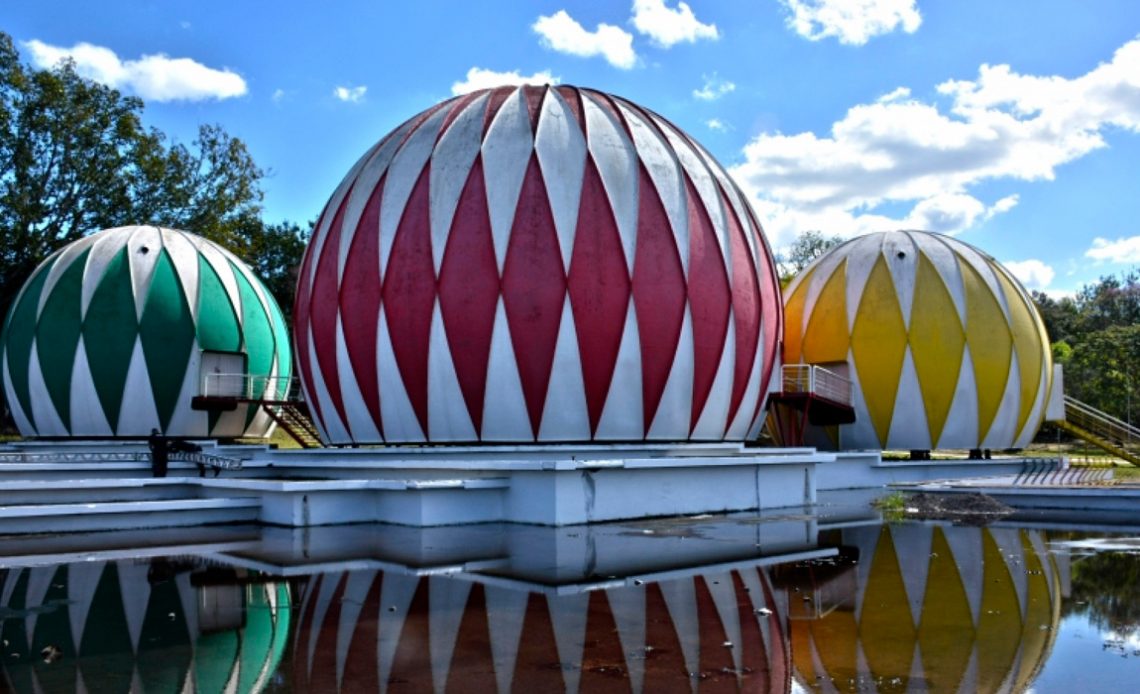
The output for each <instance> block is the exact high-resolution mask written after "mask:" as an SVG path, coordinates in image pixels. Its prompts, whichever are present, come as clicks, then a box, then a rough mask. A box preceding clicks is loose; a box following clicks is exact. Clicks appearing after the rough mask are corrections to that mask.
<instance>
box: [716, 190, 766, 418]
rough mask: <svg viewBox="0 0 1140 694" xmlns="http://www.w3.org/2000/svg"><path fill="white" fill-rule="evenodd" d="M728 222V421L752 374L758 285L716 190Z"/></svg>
mask: <svg viewBox="0 0 1140 694" xmlns="http://www.w3.org/2000/svg"><path fill="white" fill-rule="evenodd" d="M720 196H721V199H722V201H723V202H724V211H725V216H726V218H727V221H728V235H729V241H730V242H731V248H732V318H733V322H734V327H735V328H736V335H735V336H736V364H735V365H734V366H735V368H734V369H733V377H732V397H731V399H730V400H729V404H728V422H730V423H731V422H732V421H733V419H734V418H735V417H736V412H737V410H738V409H739V408H740V402H741V400H743V399H744V390H745V388H747V387H748V381H749V377H750V376H751V375H752V365H753V363H754V362H755V361H756V346H757V343H758V342H759V341H760V287H759V285H757V283H756V269H755V267H754V266H753V265H752V258H751V255H752V251H751V250H749V246H748V241H747V240H746V239H745V238H744V230H743V229H742V228H741V226H740V220H738V219H737V217H736V211H735V210H734V209H733V208H732V205H731V204H730V203H729V202H728V200H726V199H725V195H724V190H723V189H722V190H721V191H720Z"/></svg>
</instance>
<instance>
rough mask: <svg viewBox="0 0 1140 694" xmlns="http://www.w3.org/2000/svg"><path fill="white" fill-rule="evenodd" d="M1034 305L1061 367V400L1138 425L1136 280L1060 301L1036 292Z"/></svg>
mask: <svg viewBox="0 0 1140 694" xmlns="http://www.w3.org/2000/svg"><path fill="white" fill-rule="evenodd" d="M1033 301H1034V303H1036V304H1037V310H1038V311H1039V312H1040V313H1041V318H1042V320H1044V321H1045V329H1046V330H1047V331H1048V333H1049V339H1050V340H1051V342H1052V345H1053V360H1054V361H1055V362H1057V363H1060V364H1062V365H1063V366H1064V371H1065V394H1066V395H1071V396H1073V397H1075V398H1077V399H1078V400H1082V401H1084V402H1086V403H1088V404H1090V405H1092V406H1093V407H1095V408H1097V409H1099V410H1103V411H1105V412H1107V413H1109V414H1111V415H1113V416H1115V417H1118V418H1120V419H1123V420H1125V421H1128V422H1130V423H1131V424H1133V425H1136V424H1137V423H1138V422H1140V275H1138V274H1137V273H1136V272H1135V271H1132V272H1128V273H1126V274H1122V275H1119V276H1117V275H1111V276H1107V277H1102V278H1100V281H1098V282H1095V283H1093V284H1088V285H1085V286H1084V287H1083V288H1082V289H1081V290H1080V291H1078V292H1077V293H1076V294H1075V295H1074V296H1072V297H1064V298H1061V299H1053V298H1050V297H1049V296H1047V295H1045V294H1043V293H1041V292H1037V291H1035V292H1033Z"/></svg>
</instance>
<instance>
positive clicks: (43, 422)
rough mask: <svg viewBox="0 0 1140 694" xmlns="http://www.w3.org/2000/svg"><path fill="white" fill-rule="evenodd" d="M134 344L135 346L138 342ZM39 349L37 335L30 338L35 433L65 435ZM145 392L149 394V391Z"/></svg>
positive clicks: (29, 363) (29, 372)
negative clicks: (50, 392) (42, 366)
mask: <svg viewBox="0 0 1140 694" xmlns="http://www.w3.org/2000/svg"><path fill="white" fill-rule="evenodd" d="M135 346H136V348H137V346H138V343H136V344H135ZM39 351H40V350H39V338H38V337H37V338H35V339H33V340H32V351H31V353H30V354H29V355H28V402H30V403H31V406H32V417H33V418H34V419H35V423H36V425H35V430H36V434H37V435H39V436H67V435H68V431H67V427H65V426H64V425H63V420H62V419H61V418H60V416H59V413H58V412H56V409H55V402H53V401H52V399H51V395H49V394H48V389H47V383H46V382H44V373H43V370H42V368H41V366H40V355H39ZM148 388H149V385H148ZM147 392H148V394H149V392H150V391H149V390H148V391H147ZM147 431H149V429H148V430H147Z"/></svg>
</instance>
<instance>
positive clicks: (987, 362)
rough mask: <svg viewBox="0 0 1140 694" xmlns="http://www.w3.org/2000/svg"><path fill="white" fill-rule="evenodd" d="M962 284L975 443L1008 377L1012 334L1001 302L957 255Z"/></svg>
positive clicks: (986, 427)
mask: <svg viewBox="0 0 1140 694" xmlns="http://www.w3.org/2000/svg"><path fill="white" fill-rule="evenodd" d="M958 267H959V268H961V270H962V282H963V284H965V286H966V344H967V345H969V347H970V357H971V358H972V359H973V360H974V382H975V384H976V386H977V390H978V445H981V442H982V441H983V440H984V439H985V438H986V434H987V433H989V430H990V425H992V424H993V421H994V417H996V416H997V411H998V406H1000V405H1001V396H1002V395H1003V394H1004V393H1005V384H1006V382H1007V381H1008V380H1009V367H1010V359H1011V358H1012V356H1013V338H1012V337H1011V336H1010V333H1009V325H1008V324H1007V323H1006V321H1005V314H1004V313H1002V310H1001V305H1000V304H999V303H998V301H997V298H996V297H995V296H994V295H993V294H992V293H991V292H990V288H989V286H988V285H987V284H986V283H985V281H984V280H983V279H982V277H981V275H979V274H978V272H977V271H976V270H974V268H973V267H972V266H971V265H970V264H969V263H967V262H966V261H964V260H962V259H961V258H958Z"/></svg>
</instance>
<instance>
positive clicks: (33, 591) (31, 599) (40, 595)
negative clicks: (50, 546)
mask: <svg viewBox="0 0 1140 694" xmlns="http://www.w3.org/2000/svg"><path fill="white" fill-rule="evenodd" d="M58 570H59V567H58V566H50V565H49V566H34V567H31V568H27V569H24V571H26V572H27V576H28V588H27V591H26V592H25V595H26V596H27V602H25V603H24V605H25V606H26V607H28V608H33V609H29V610H28V614H27V616H26V617H24V630H25V633H27V635H28V642H29V643H33V644H34V643H35V641H34V640H33V636H34V635H35V633H36V621H37V618H38V617H39V615H40V613H39V611H37V610H35V609H34V608H35V607H36V606H40V605H43V604H44V597H46V596H47V592H48V588H50V587H51V581H52V579H53V578H55V573H56V571H58ZM5 645H7V644H5ZM33 655H34V654H33Z"/></svg>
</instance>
